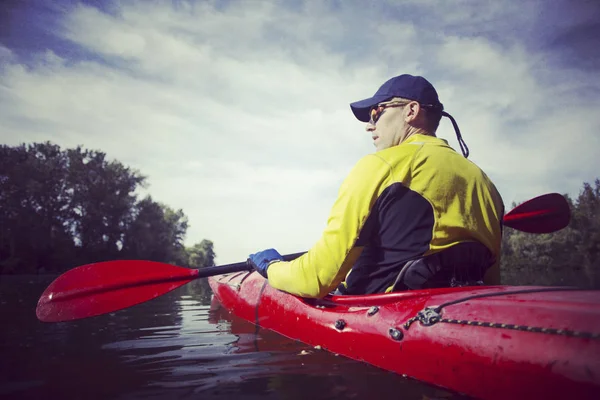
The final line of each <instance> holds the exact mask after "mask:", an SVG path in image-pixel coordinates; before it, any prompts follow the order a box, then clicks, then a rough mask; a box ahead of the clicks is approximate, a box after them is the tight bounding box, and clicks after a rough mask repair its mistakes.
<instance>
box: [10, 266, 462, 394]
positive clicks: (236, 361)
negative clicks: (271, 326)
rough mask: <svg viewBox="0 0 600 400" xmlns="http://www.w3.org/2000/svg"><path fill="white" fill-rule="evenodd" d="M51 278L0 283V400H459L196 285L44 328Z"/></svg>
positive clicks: (25, 278)
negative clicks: (255, 315)
mask: <svg viewBox="0 0 600 400" xmlns="http://www.w3.org/2000/svg"><path fill="white" fill-rule="evenodd" d="M52 279H53V277H37V276H31V277H26V276H2V277H0V317H1V319H2V329H0V354H1V355H2V357H1V358H0V397H2V398H7V399H11V398H15V399H50V398H56V399H207V398H210V399H232V398H233V399H290V400H294V399H302V400H306V399H309V400H316V399H369V398H393V399H419V400H424V399H442V398H443V399H458V398H459V397H458V396H456V395H452V394H450V393H448V392H446V391H443V390H440V389H437V388H434V387H431V386H428V385H425V384H422V383H420V382H416V381H413V380H409V379H405V378H402V377H401V376H398V375H396V374H392V373H389V372H387V371H383V370H381V369H378V368H375V367H372V366H369V365H367V364H364V363H360V362H356V361H352V360H348V359H346V358H344V357H340V356H336V355H334V354H331V353H329V352H326V351H322V350H316V349H313V348H311V347H310V346H307V345H304V344H302V343H300V342H297V341H293V340H290V339H287V338H285V337H283V336H280V335H278V334H276V333H273V332H270V331H265V330H259V331H258V332H257V331H256V328H255V326H254V325H252V324H250V323H248V322H246V321H243V320H240V319H238V318H236V317H233V316H232V315H230V314H229V313H228V312H227V311H226V310H224V309H223V308H222V307H221V306H220V305H219V303H218V302H217V301H215V300H213V301H211V296H210V293H207V292H206V290H205V286H204V285H202V282H199V284H195V283H196V282H193V283H190V284H187V285H185V286H183V287H182V288H180V289H177V290H175V291H173V292H171V293H169V294H167V295H164V296H161V297H159V298H157V299H154V300H152V301H149V302H146V303H143V304H139V305H137V306H134V307H131V308H129V309H126V310H122V311H118V312H115V313H113V314H108V315H102V316H98V317H94V318H88V319H84V320H79V321H72V322H62V323H43V322H39V321H38V320H37V318H36V317H35V305H36V303H37V299H38V298H39V295H40V294H41V293H42V291H43V290H44V289H45V287H46V286H47V285H48V284H49V283H50V282H51V281H52Z"/></svg>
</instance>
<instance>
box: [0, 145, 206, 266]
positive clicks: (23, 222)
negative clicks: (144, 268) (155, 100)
mask: <svg viewBox="0 0 600 400" xmlns="http://www.w3.org/2000/svg"><path fill="white" fill-rule="evenodd" d="M143 187H146V177H145V176H143V175H141V174H140V173H139V172H138V171H136V170H133V169H131V168H129V167H127V166H125V165H123V164H122V163H120V162H118V161H114V160H108V159H107V157H106V154H105V153H103V152H101V151H95V150H87V149H83V148H82V147H81V146H78V147H76V148H71V149H66V150H62V149H61V148H60V147H59V146H58V145H55V144H52V143H50V142H45V143H33V144H28V145H26V144H22V145H19V146H14V147H10V146H6V145H2V146H1V147H0V273H2V274H17V273H20V274H31V273H59V272H63V271H66V270H68V269H70V268H73V267H76V266H78V265H83V264H88V263H92V262H100V261H106V260H114V259H144V260H152V261H160V262H166V263H173V264H177V265H181V266H187V267H195V268H198V267H203V266H208V265H212V264H213V262H214V258H215V254H214V250H213V243H212V242H211V241H210V240H203V241H201V242H200V243H197V244H195V245H194V246H192V247H190V248H186V247H185V246H184V244H183V241H184V239H185V235H186V231H187V228H188V218H187V217H186V215H185V214H184V212H183V211H182V210H181V209H179V210H174V209H172V208H171V207H169V206H167V205H165V204H161V203H159V202H156V201H154V200H153V199H152V197H151V196H146V197H144V198H142V199H139V198H138V195H137V194H136V190H137V189H138V188H143Z"/></svg>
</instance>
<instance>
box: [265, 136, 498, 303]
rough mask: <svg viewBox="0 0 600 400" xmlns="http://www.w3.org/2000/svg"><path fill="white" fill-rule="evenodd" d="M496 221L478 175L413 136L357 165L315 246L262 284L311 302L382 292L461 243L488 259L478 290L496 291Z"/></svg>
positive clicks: (430, 140)
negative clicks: (424, 260)
mask: <svg viewBox="0 0 600 400" xmlns="http://www.w3.org/2000/svg"><path fill="white" fill-rule="evenodd" d="M503 215H504V206H503V202H502V198H501V196H500V194H499V193H498V191H497V190H496V188H495V186H494V184H493V183H492V182H491V181H490V179H489V178H488V177H487V176H486V175H485V173H484V172H483V171H482V170H481V169H480V168H479V167H477V166H476V165H475V164H474V163H472V162H471V161H469V160H468V159H466V158H464V157H463V156H462V155H460V154H458V153H457V152H456V151H454V150H453V149H452V148H451V147H450V146H449V145H448V143H447V142H446V141H445V140H443V139H440V138H437V137H434V136H427V135H413V136H411V137H409V138H408V139H407V140H406V141H405V142H403V143H401V144H400V145H398V146H394V147H391V148H388V149H385V150H382V151H379V152H376V153H373V154H369V155H367V156H365V157H363V158H362V159H360V160H359V161H358V163H357V164H356V165H355V166H354V168H353V169H352V171H351V172H350V174H349V175H348V176H347V177H346V179H345V180H344V182H343V183H342V185H341V188H340V190H339V194H338V198H337V200H336V201H335V203H334V205H333V207H332V209H331V212H330V216H329V219H328V221H327V227H326V228H325V230H324V232H323V234H322V236H321V238H320V239H319V240H318V241H317V242H316V243H315V245H314V246H313V247H312V248H311V249H310V250H309V251H308V252H307V253H306V254H304V255H303V256H301V257H300V258H297V259H296V260H294V261H290V262H277V263H274V264H271V266H270V267H269V270H268V277H269V284H270V285H271V286H273V287H275V288H277V289H280V290H283V291H286V292H289V293H292V294H296V295H299V296H303V297H316V298H321V297H323V296H325V295H327V294H328V293H329V292H331V291H332V290H335V288H336V287H338V285H339V284H340V283H342V282H344V280H345V282H344V284H345V285H348V284H349V283H350V282H351V283H352V284H351V285H350V286H352V288H351V290H350V292H351V293H356V294H362V293H376V292H384V291H386V290H387V289H389V287H390V285H391V284H392V283H393V281H394V279H395V278H396V276H397V274H398V272H399V271H400V269H401V268H402V266H403V265H404V264H405V263H406V261H409V260H411V259H414V258H416V257H419V256H426V255H429V254H433V253H435V252H439V251H441V250H443V249H446V248H448V247H450V246H453V245H455V244H457V243H461V242H467V241H479V242H480V243H482V244H483V245H485V246H486V247H487V248H488V249H489V250H490V251H491V252H492V254H493V256H494V257H495V259H496V263H495V265H494V266H493V267H492V268H490V269H489V270H488V271H487V275H486V283H488V284H495V283H499V268H498V264H499V261H500V244H501V239H502V226H501V221H502V218H503ZM353 278H355V279H353Z"/></svg>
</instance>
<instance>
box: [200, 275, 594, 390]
mask: <svg viewBox="0 0 600 400" xmlns="http://www.w3.org/2000/svg"><path fill="white" fill-rule="evenodd" d="M209 283H210V285H211V288H212V290H213V292H214V294H215V296H216V297H217V299H218V300H219V301H220V302H221V304H222V305H223V306H224V307H225V308H227V309H228V310H230V312H232V313H233V314H235V315H237V316H239V317H241V318H243V319H245V320H248V321H250V322H252V323H254V324H256V325H258V326H260V327H263V328H266V329H270V330H273V331H275V332H278V333H279V334H282V335H284V336H287V337H289V338H292V339H296V340H299V341H301V342H304V343H306V344H309V345H312V346H321V347H322V348H323V349H326V350H328V351H331V352H333V353H336V354H340V355H343V356H346V357H348V358H352V359H355V360H358V361H363V362H366V363H369V364H372V365H374V366H377V367H380V368H383V369H385V370H389V371H393V372H396V373H398V374H401V375H403V376H406V377H410V378H414V379H417V380H420V381H423V382H427V383H429V384H432V385H435V386H439V387H442V388H444V389H448V390H451V391H454V392H457V393H461V394H466V395H469V396H473V397H477V398H483V399H505V398H532V397H533V398H542V397H544V398H561V397H562V398H565V397H567V396H569V397H570V396H572V395H573V394H576V395H577V396H578V398H597V397H598V393H600V292H598V291H584V290H567V289H566V288H554V289H555V290H552V291H548V289H549V288H542V287H509V286H494V287H466V288H446V289H429V290H415V291H407V292H400V293H391V294H376V295H366V296H327V297H325V298H324V299H321V300H316V299H304V298H300V297H297V296H293V295H290V294H287V293H285V292H282V291H279V290H276V289H274V288H272V287H271V286H269V285H268V283H267V281H266V280H265V279H264V278H262V277H261V276H260V275H258V274H257V273H246V272H242V273H237V274H230V275H221V276H216V277H212V278H209ZM525 291H529V292H525ZM513 292H521V293H513ZM523 292H525V293H523ZM511 293H513V294H511ZM474 296H476V297H474ZM477 296H479V297H477ZM452 302H456V303H455V304H448V303H452ZM444 304H448V305H446V306H444ZM440 305H442V308H441V309H438V310H437V313H436V312H433V313H432V312H425V313H423V311H426V310H428V309H429V310H431V308H434V311H435V307H439V306H440ZM420 312H421V319H417V317H418V316H419V313H420ZM428 317H429V318H428ZM436 318H437V319H439V321H438V320H436Z"/></svg>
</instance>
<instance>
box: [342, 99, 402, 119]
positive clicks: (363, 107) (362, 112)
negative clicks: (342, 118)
mask: <svg viewBox="0 0 600 400" xmlns="http://www.w3.org/2000/svg"><path fill="white" fill-rule="evenodd" d="M392 97H393V96H391V97H390V96H373V97H369V98H368V99H364V100H360V101H355V102H354V103H350V108H351V109H352V112H353V113H354V116H355V117H356V119H358V120H359V121H362V122H369V120H370V119H371V117H370V116H369V110H370V109H371V107H373V106H374V105H376V104H378V103H381V102H382V101H387V100H389V99H391V98H392Z"/></svg>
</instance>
